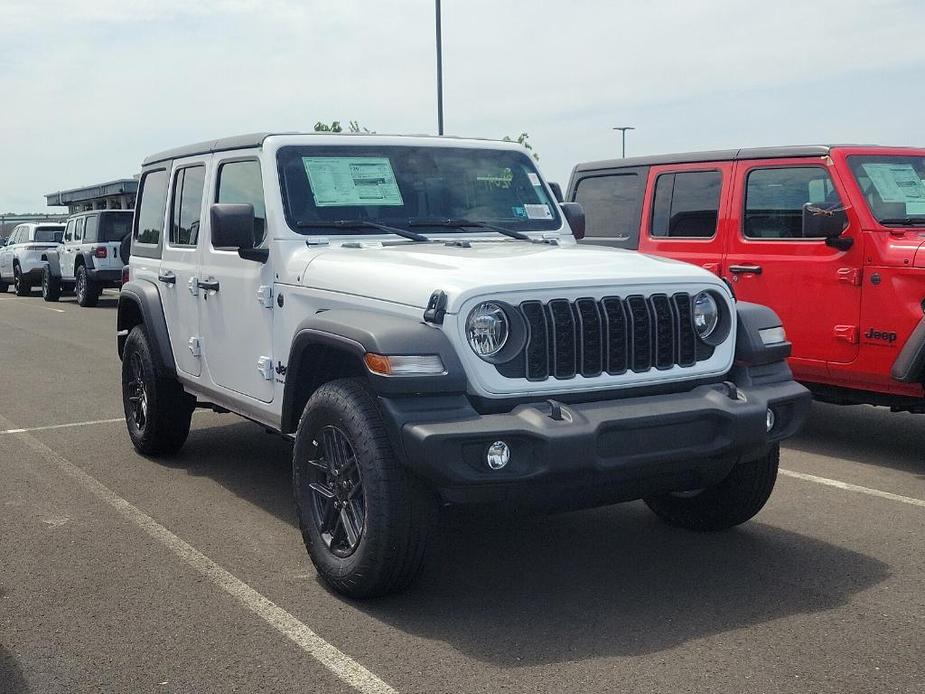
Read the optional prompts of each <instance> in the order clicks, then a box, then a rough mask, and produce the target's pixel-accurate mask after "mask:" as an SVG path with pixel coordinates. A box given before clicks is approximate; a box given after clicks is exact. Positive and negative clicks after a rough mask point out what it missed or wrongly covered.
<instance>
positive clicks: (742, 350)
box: [735, 301, 791, 366]
mask: <svg viewBox="0 0 925 694" xmlns="http://www.w3.org/2000/svg"><path fill="white" fill-rule="evenodd" d="M735 307H736V317H737V321H738V325H737V327H736V345H735V347H736V351H735V360H736V362H738V363H743V364H749V365H751V366H760V365H762V364H772V363H774V362H778V361H784V360H785V359H787V358H788V357H789V356H790V352H791V344H790V342H787V341H784V342H777V343H775V344H771V345H766V344H764V342H762V341H761V336H760V335H759V334H758V331H759V330H764V329H765V328H777V327H780V326H782V325H783V322H782V321H781V319H780V317H778V315H777V314H776V313H775V312H774V311H773V310H772V309H770V308H769V307H767V306H764V305H762V304H752V303H749V302H747V301H739V302H736V304H735Z"/></svg>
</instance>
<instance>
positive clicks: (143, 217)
mask: <svg viewBox="0 0 925 694" xmlns="http://www.w3.org/2000/svg"><path fill="white" fill-rule="evenodd" d="M138 201H139V202H138V209H137V210H136V212H135V220H136V223H137V226H136V227H135V241H136V242H137V243H145V244H148V245H151V246H156V245H157V244H158V243H159V242H160V238H161V234H162V233H163V231H164V212H165V210H166V208H167V171H166V170H164V169H158V170H157V171H149V172H148V173H146V174H145V175H144V176H143V177H142V179H141V185H140V186H139V189H138Z"/></svg>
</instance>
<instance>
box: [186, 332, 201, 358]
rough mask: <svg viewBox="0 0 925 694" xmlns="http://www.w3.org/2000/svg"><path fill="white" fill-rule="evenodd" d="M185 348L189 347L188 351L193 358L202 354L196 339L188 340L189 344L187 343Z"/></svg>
mask: <svg viewBox="0 0 925 694" xmlns="http://www.w3.org/2000/svg"><path fill="white" fill-rule="evenodd" d="M187 346H188V347H189V351H190V352H191V353H192V355H193V356H194V357H198V356H199V355H201V354H202V349H201V348H200V346H199V338H198V337H191V338H190V339H189V342H188V343H187Z"/></svg>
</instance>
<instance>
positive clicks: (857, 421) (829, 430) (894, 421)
mask: <svg viewBox="0 0 925 694" xmlns="http://www.w3.org/2000/svg"><path fill="white" fill-rule="evenodd" d="M923 442H925V415H921V414H910V413H908V412H890V411H889V409H888V408H886V407H872V406H869V405H851V406H840V405H827V404H825V403H819V402H814V403H813V405H812V409H811V411H810V415H809V418H808V419H807V420H806V423H805V424H804V425H803V429H802V430H801V431H800V432H799V433H798V434H797V435H796V436H795V437H793V438H792V439H790V440H788V441H787V442H786V444H785V446H786V447H787V448H793V449H796V450H798V451H803V452H806V453H815V454H817V455H826V456H831V457H833V458H843V459H845V460H851V461H854V462H858V463H866V464H873V465H882V466H884V467H889V468H893V469H896V470H903V471H906V472H913V473H917V474H918V475H919V477H921V478H925V459H923V458H922V445H923Z"/></svg>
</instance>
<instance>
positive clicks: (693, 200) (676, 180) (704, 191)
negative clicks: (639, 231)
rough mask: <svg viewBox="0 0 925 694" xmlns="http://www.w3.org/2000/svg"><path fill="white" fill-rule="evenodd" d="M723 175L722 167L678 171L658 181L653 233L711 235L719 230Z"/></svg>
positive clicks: (653, 211) (662, 176) (670, 235)
mask: <svg viewBox="0 0 925 694" xmlns="http://www.w3.org/2000/svg"><path fill="white" fill-rule="evenodd" d="M722 185H723V175H722V174H721V173H720V172H719V171H679V172H677V173H668V174H662V175H661V176H659V177H658V178H657V179H656V181H655V197H654V200H653V204H652V228H651V235H652V236H659V237H669V238H699V239H708V238H711V237H713V236H714V235H715V234H716V224H717V221H718V220H719V197H720V190H721V189H722Z"/></svg>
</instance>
